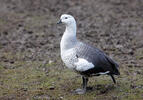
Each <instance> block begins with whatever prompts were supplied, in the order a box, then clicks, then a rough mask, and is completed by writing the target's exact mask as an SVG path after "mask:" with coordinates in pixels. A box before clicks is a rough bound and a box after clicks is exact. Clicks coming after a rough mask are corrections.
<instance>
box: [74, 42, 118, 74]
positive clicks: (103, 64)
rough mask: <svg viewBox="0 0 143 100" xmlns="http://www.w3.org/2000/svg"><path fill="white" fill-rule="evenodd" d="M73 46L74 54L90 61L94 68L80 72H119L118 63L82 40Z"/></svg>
mask: <svg viewBox="0 0 143 100" xmlns="http://www.w3.org/2000/svg"><path fill="white" fill-rule="evenodd" d="M75 48H76V54H77V55H78V57H79V58H83V59H86V60H87V61H88V62H91V63H93V65H94V68H92V69H89V70H87V71H85V72H82V73H89V74H93V73H94V74H96V73H99V72H106V71H109V72H110V74H115V75H119V74H120V73H119V71H118V67H119V66H118V64H117V63H116V62H115V61H113V60H112V59H111V58H110V57H108V56H107V55H106V54H105V53H104V52H102V51H101V50H99V49H98V48H95V47H92V46H90V45H87V44H85V43H82V42H79V43H77V45H76V47H75Z"/></svg>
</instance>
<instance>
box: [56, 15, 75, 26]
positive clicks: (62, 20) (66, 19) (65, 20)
mask: <svg viewBox="0 0 143 100" xmlns="http://www.w3.org/2000/svg"><path fill="white" fill-rule="evenodd" d="M60 23H63V24H65V25H66V26H69V25H71V24H76V21H75V19H74V17H73V16H71V15H68V14H62V15H61V17H60V21H59V22H58V24H60Z"/></svg>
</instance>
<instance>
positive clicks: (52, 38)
mask: <svg viewBox="0 0 143 100" xmlns="http://www.w3.org/2000/svg"><path fill="white" fill-rule="evenodd" d="M63 13H68V14H72V15H73V16H74V17H75V18H76V20H77V27H78V28H77V36H78V38H79V39H80V40H82V41H84V42H86V43H89V44H92V45H94V46H96V47H98V48H100V49H102V50H103V51H105V52H106V53H107V54H108V55H109V56H110V57H112V58H114V59H115V60H116V61H117V62H118V63H119V65H120V72H121V75H120V76H117V77H116V79H117V84H116V85H114V84H113V83H112V81H111V79H110V78H109V77H108V76H100V77H93V78H91V79H90V81H89V87H90V88H92V90H90V91H88V92H87V93H86V94H85V95H75V94H73V93H72V91H73V90H75V89H76V88H78V87H80V85H81V79H80V75H77V74H75V73H74V72H72V71H70V70H68V69H67V68H66V67H65V65H64V64H63V62H62V61H61V59H60V47H59V42H60V39H61V37H62V34H63V32H64V28H65V27H64V26H57V24H56V22H57V21H58V19H59V18H60V15H61V14H63ZM35 99H36V100H41V99H44V100H143V1H142V0H71V1H68V0H0V100H35Z"/></svg>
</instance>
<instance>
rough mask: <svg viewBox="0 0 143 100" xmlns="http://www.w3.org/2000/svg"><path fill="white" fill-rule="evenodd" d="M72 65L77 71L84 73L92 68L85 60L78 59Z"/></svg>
mask: <svg viewBox="0 0 143 100" xmlns="http://www.w3.org/2000/svg"><path fill="white" fill-rule="evenodd" d="M74 65H75V66H76V70H77V71H86V70H88V69H91V68H93V67H94V65H93V64H92V63H91V62H88V61H87V60H86V59H83V58H78V62H75V63H74Z"/></svg>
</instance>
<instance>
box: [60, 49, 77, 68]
mask: <svg viewBox="0 0 143 100" xmlns="http://www.w3.org/2000/svg"><path fill="white" fill-rule="evenodd" d="M61 58H62V60H63V62H64V63H65V65H66V66H67V67H68V68H70V69H75V65H74V63H75V62H76V61H77V58H76V56H75V50H74V49H69V50H67V51H65V52H64V53H61Z"/></svg>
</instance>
